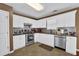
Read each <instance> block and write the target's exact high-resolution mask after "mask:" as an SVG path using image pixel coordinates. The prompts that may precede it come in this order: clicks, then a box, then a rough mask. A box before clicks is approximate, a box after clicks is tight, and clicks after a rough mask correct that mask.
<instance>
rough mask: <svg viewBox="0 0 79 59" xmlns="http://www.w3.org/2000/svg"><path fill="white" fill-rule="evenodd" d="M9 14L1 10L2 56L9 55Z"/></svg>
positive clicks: (0, 53) (0, 48)
mask: <svg viewBox="0 0 79 59" xmlns="http://www.w3.org/2000/svg"><path fill="white" fill-rule="evenodd" d="M9 50H10V46H9V12H7V11H3V10H0V55H6V54H8V53H9Z"/></svg>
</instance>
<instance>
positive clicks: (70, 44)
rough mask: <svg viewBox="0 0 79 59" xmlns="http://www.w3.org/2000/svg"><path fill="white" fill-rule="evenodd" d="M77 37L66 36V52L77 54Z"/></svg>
mask: <svg viewBox="0 0 79 59" xmlns="http://www.w3.org/2000/svg"><path fill="white" fill-rule="evenodd" d="M76 40H77V39H76V37H67V38H66V52H68V53H70V54H73V55H76Z"/></svg>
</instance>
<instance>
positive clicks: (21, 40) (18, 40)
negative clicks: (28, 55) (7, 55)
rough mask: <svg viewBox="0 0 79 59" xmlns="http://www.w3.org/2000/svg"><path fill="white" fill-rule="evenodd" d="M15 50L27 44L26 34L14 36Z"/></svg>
mask: <svg viewBox="0 0 79 59" xmlns="http://www.w3.org/2000/svg"><path fill="white" fill-rule="evenodd" d="M13 46H14V50H16V49H19V48H22V47H24V46H25V35H18V36H13Z"/></svg>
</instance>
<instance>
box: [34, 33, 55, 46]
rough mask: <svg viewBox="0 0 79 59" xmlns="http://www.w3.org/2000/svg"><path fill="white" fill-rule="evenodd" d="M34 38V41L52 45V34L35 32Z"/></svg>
mask: <svg viewBox="0 0 79 59" xmlns="http://www.w3.org/2000/svg"><path fill="white" fill-rule="evenodd" d="M34 40H35V42H40V43H42V44H46V45H48V46H51V47H54V35H50V34H41V33H35V34H34Z"/></svg>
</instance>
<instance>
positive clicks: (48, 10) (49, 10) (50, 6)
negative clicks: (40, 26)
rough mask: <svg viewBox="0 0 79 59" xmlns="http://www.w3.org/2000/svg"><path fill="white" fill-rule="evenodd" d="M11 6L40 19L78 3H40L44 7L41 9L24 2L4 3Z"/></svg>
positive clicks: (71, 7)
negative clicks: (38, 9) (35, 8)
mask: <svg viewBox="0 0 79 59" xmlns="http://www.w3.org/2000/svg"><path fill="white" fill-rule="evenodd" d="M6 4H7V5H9V6H11V7H13V11H14V12H17V13H20V14H23V15H25V16H29V17H32V18H35V19H40V18H42V17H46V16H49V15H53V14H56V13H59V12H62V11H65V10H69V9H73V8H76V7H79V3H41V4H42V5H43V7H44V10H42V11H36V10H34V9H33V8H32V7H30V6H28V5H27V4H25V3H6Z"/></svg>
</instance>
